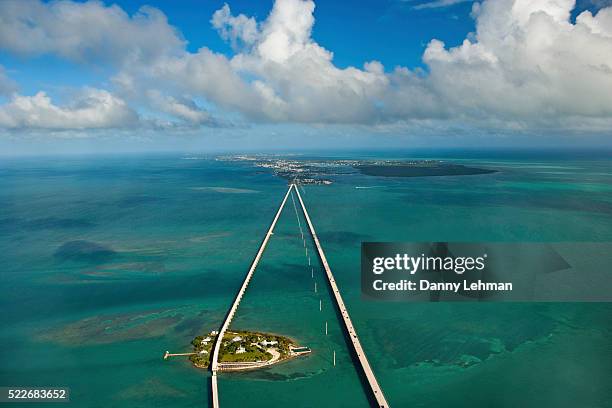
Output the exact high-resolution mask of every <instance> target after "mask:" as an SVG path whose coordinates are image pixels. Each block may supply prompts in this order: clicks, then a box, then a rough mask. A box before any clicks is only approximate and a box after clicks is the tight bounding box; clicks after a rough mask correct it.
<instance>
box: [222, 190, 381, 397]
mask: <svg viewBox="0 0 612 408" xmlns="http://www.w3.org/2000/svg"><path fill="white" fill-rule="evenodd" d="M293 188H295V191H296V192H297V196H298V199H299V201H300V205H301V206H302V211H303V213H304V217H305V218H306V221H307V223H308V228H309V229H310V233H311V235H312V239H313V241H314V243H315V246H316V247H317V251H318V253H319V258H320V259H321V263H322V264H323V268H324V269H325V273H326V276H327V280H328V282H329V285H330V286H331V288H332V292H333V294H334V299H335V301H336V306H337V307H338V310H340V313H341V315H342V320H343V322H344V327H345V329H346V331H347V333H348V335H349V338H350V339H351V344H352V345H353V350H354V352H355V354H356V355H357V358H358V360H359V363H360V365H361V368H362V370H363V373H364V374H365V376H366V379H367V381H368V384H369V386H370V390H371V391H372V394H373V396H374V399H375V400H376V403H377V406H379V407H381V408H388V407H389V404H388V403H387V400H386V399H385V396H384V394H383V392H382V389H381V388H380V385H379V384H378V381H377V380H376V376H375V375H374V371H372V367H370V363H369V362H368V359H367V357H366V355H365V353H364V351H363V348H362V347H361V342H360V341H359V337H358V336H357V331H356V330H355V328H354V326H353V323H352V322H351V318H350V316H349V313H348V309H347V308H346V306H345V304H344V301H343V300H342V296H341V295H340V290H339V289H338V285H337V284H336V280H335V279H334V275H333V274H332V272H331V269H330V268H329V264H328V263H327V258H326V257H325V253H324V252H323V248H322V247H321V243H320V242H319V238H318V237H317V233H316V231H315V229H314V226H313V225H312V221H310V216H309V215H308V211H307V210H306V206H305V205H304V201H303V200H302V196H301V195H300V191H299V189H298V188H297V186H296V185H295V184H293V183H292V184H290V185H289V188H288V189H287V193H285V197H284V198H283V202H282V203H281V205H280V207H279V208H278V211H277V212H276V215H275V216H274V220H273V221H272V224H271V225H270V228H269V229H268V233H267V234H266V236H265V238H264V240H263V242H262V243H261V246H260V247H259V251H258V252H257V255H256V256H255V259H254V260H253V263H252V264H251V268H250V269H249V272H248V273H247V275H246V277H245V279H244V282H243V283H242V286H241V287H240V290H239V291H238V294H237V295H236V298H235V299H234V303H233V304H232V307H231V308H230V310H229V312H228V314H227V316H226V318H225V321H224V322H223V326H221V330H219V334H218V335H217V339H216V340H215V344H214V348H213V359H212V364H211V368H212V376H211V390H212V402H213V408H219V388H218V384H217V371H219V350H220V348H221V342H222V341H223V336H224V335H225V332H226V331H227V329H228V328H229V325H230V323H231V321H232V319H233V317H234V314H235V313H236V310H237V309H238V305H239V304H240V301H241V300H242V297H243V296H244V293H245V292H246V289H247V286H248V285H249V282H250V281H251V278H252V277H253V273H254V272H255V269H256V268H257V264H258V263H259V260H260V259H261V256H262V255H263V252H264V250H265V249H266V245H267V244H268V241H269V240H270V237H271V236H272V234H273V233H274V227H275V226H276V222H277V221H278V218H279V217H280V214H281V213H282V211H283V208H284V207H285V203H286V202H287V198H288V197H289V194H290V193H291V189H293Z"/></svg>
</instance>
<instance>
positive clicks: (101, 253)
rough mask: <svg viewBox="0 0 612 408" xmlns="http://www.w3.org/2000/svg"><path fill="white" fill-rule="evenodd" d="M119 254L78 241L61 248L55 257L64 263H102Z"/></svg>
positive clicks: (93, 244) (105, 247) (107, 248)
mask: <svg viewBox="0 0 612 408" xmlns="http://www.w3.org/2000/svg"><path fill="white" fill-rule="evenodd" d="M116 254H117V253H116V252H115V251H113V250H112V249H111V248H109V247H107V246H104V245H101V244H97V243H95V242H90V241H84V240H77V241H69V242H66V243H64V244H63V245H62V246H60V247H59V248H58V249H57V250H56V251H55V253H54V254H53V256H54V257H55V258H57V259H59V260H62V261H81V262H92V263H101V262H106V261H108V260H110V259H111V258H113V257H114V256H115V255H116Z"/></svg>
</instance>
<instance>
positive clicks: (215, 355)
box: [211, 184, 293, 408]
mask: <svg viewBox="0 0 612 408" xmlns="http://www.w3.org/2000/svg"><path fill="white" fill-rule="evenodd" d="M292 188H293V184H291V185H289V188H288V189H287V193H286V194H285V198H284V199H283V202H282V203H281V205H280V207H279V208H278V211H277V212H276V215H275V216H274V220H272V224H271V225H270V228H269V229H268V232H267V233H266V236H265V238H264V240H263V242H262V243H261V246H260V247H259V251H258V252H257V255H256V256H255V259H254V260H253V263H252V264H251V267H250V268H249V272H248V273H247V274H246V276H245V278H244V281H243V282H242V286H241V287H240V290H239V291H238V294H237V295H236V297H235V298H234V303H232V307H231V308H230V310H229V312H228V313H227V316H226V317H225V321H224V322H223V325H222V326H221V329H220V330H219V334H218V335H217V339H216V340H215V345H214V347H213V358H212V364H211V368H212V377H211V385H212V387H211V389H212V394H213V395H212V403H213V408H219V390H218V386H217V371H219V350H220V348H221V342H222V341H223V336H224V335H225V332H226V331H227V329H228V328H229V325H230V323H231V322H232V319H233V318H234V315H235V314H236V310H238V306H239V305H240V301H241V300H242V297H243V296H244V293H245V292H246V290H247V287H248V286H249V282H250V281H251V278H252V277H253V273H254V272H255V269H256V268H257V264H258V263H259V260H260V259H261V256H262V255H263V252H264V250H265V249H266V245H267V244H268V241H269V240H270V237H271V236H272V234H273V232H274V227H275V226H276V222H277V221H278V218H279V217H280V215H281V213H282V211H283V208H284V207H285V203H286V202H287V197H289V193H291V189H292Z"/></svg>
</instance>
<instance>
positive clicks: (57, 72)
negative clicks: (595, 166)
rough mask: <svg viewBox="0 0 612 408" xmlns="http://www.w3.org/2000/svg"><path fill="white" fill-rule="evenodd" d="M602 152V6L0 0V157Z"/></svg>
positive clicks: (605, 135) (370, 0)
mask: <svg viewBox="0 0 612 408" xmlns="http://www.w3.org/2000/svg"><path fill="white" fill-rule="evenodd" d="M560 146H568V147H570V148H577V147H586V148H593V147H596V148H598V147H612V0H579V1H578V2H577V3H576V2H575V1H573V0H481V1H468V0H362V1H359V2H355V1H349V0H346V1H345V0H342V1H340V0H335V1H334V0H326V1H321V2H316V3H315V2H313V1H309V0H274V1H273V0H267V1H266V0H263V1H252V0H228V2H227V3H225V2H223V1H215V0H207V1H201V0H200V1H196V0H193V1H180V2H176V1H170V0H151V1H135V0H126V1H117V2H109V1H63V0H62V1H49V2H45V1H41V0H3V1H0V155H12V154H15V155H18V154H38V153H41V154H46V153H55V152H57V153H64V152H77V153H79V152H129V151H175V150H193V151H219V150H249V151H250V150H258V151H275V150H283V149H292V150H299V149H309V150H311V149H354V148H362V149H374V148H376V149H380V148H402V149H409V148H412V147H415V148H416V147H425V148H448V147H464V148H475V149H484V148H496V147H520V148H523V147H527V148H529V147H537V148H548V147H550V148H558V147H560Z"/></svg>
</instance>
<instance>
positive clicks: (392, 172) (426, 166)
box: [355, 161, 497, 177]
mask: <svg viewBox="0 0 612 408" xmlns="http://www.w3.org/2000/svg"><path fill="white" fill-rule="evenodd" d="M355 168H356V169H357V170H359V171H360V172H361V173H362V174H365V175H368V176H378V177H433V176H469V175H475V174H490V173H496V172H497V170H490V169H483V168H478V167H468V166H464V165H461V164H447V163H439V162H431V161H422V162H408V163H402V162H398V163H394V164H390V163H385V164H382V165H381V164H361V165H357V166H355Z"/></svg>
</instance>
